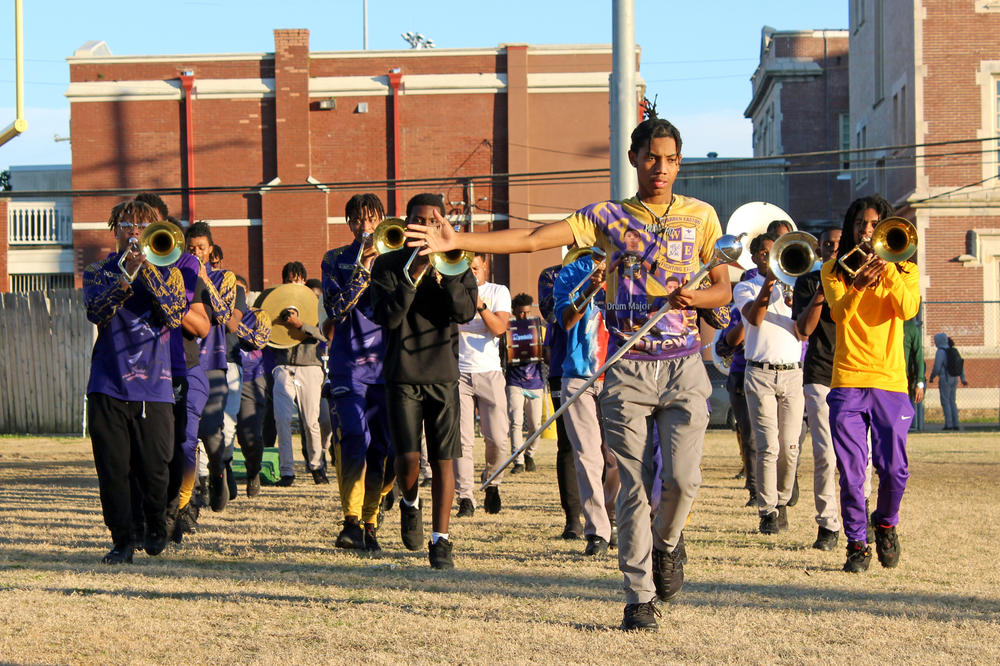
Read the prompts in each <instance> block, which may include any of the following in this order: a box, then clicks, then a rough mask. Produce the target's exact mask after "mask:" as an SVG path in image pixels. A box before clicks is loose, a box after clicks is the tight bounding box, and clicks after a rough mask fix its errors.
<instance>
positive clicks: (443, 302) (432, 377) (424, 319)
mask: <svg viewBox="0 0 1000 666" xmlns="http://www.w3.org/2000/svg"><path fill="white" fill-rule="evenodd" d="M410 252H411V250H410V249H409V248H405V249H403V250H398V251H396V252H389V253H388V254H383V255H382V256H380V257H378V258H377V259H376V260H375V264H374V265H373V266H372V278H371V294H372V319H373V320H374V321H375V323H377V324H379V325H380V326H382V328H383V331H384V334H385V336H386V346H385V347H386V348H385V362H384V365H383V374H384V377H385V380H386V381H387V382H394V383H397V384H438V383H442V382H450V381H457V380H458V326H457V325H458V324H464V323H465V322H467V321H471V320H472V319H473V317H475V316H476V303H477V301H478V294H479V288H478V287H477V285H476V277H475V276H474V275H473V274H472V271H465V273H463V274H462V275H458V276H446V275H442V276H440V277H441V280H440V283H439V282H438V279H437V278H438V276H437V275H435V274H434V273H433V272H431V273H429V274H428V275H426V276H425V277H424V279H423V280H421V282H420V284H419V285H418V286H417V288H416V289H414V288H413V286H412V285H411V284H410V281H409V280H408V279H407V276H406V275H405V274H404V273H403V267H404V265H405V264H406V262H407V260H408V259H409V258H410Z"/></svg>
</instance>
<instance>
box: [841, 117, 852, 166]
mask: <svg viewBox="0 0 1000 666" xmlns="http://www.w3.org/2000/svg"><path fill="white" fill-rule="evenodd" d="M839 120H840V142H839V145H840V150H841V153H840V170H841V171H850V170H851V114H849V113H842V114H840V118H839Z"/></svg>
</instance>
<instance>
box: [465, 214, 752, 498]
mask: <svg viewBox="0 0 1000 666" xmlns="http://www.w3.org/2000/svg"><path fill="white" fill-rule="evenodd" d="M744 236H746V234H745V233H741V234H740V235H739V236H730V235H729V234H726V235H725V236H722V237H721V238H719V240H717V241H715V249H714V252H713V254H712V259H711V261H709V262H708V263H707V264H705V265H704V266H702V267H701V270H700V271H698V272H697V273H695V274H694V275H693V276H691V279H690V280H688V282H687V284H689V285H694V286H695V287H697V286H698V285H700V284H701V282H702V280H704V279H705V277H706V276H707V275H708V274H709V272H711V271H712V269H714V268H715V267H716V266H721V265H722V264H729V263H732V262H734V261H737V260H738V259H739V258H740V255H741V254H742V253H743V237H744ZM672 308H673V306H672V305H671V304H670V301H669V300H668V301H667V302H666V303H664V304H663V306H662V307H661V308H660V309H659V310H657V311H656V312H654V313H653V314H652V315H650V317H649V319H648V320H646V323H645V324H643V325H642V328H640V329H639V330H638V331H636V332H635V333H633V334H632V337H631V338H629V339H628V340H626V341H625V342H623V343H622V345H621V346H620V347H619V348H618V351H616V352H615V353H614V355H613V356H611V357H610V358H608V360H607V361H605V362H604V365H602V366H601V367H600V368H598V369H597V372H595V373H594V374H593V375H591V376H590V378H589V379H588V380H587V381H586V382H584V383H583V386H581V387H580V388H579V389H577V391H576V393H574V394H573V395H571V396H570V397H569V398H567V399H566V400H564V401H563V403H562V404H561V405H559V409H557V410H556V411H555V413H554V414H552V415H551V416H549V418H548V419H547V420H546V421H545V423H543V424H542V425H541V426H540V427H539V428H538V430H536V431H535V432H534V433H533V434H532V435H531V437H529V438H528V439H526V440H525V441H524V444H522V445H521V447H520V448H519V449H518V450H517V451H514V452H513V453H511V455H510V457H509V458H507V460H505V461H504V462H502V463H500V465H499V466H498V467H497V468H496V469H495V470H494V471H493V474H491V475H490V476H489V478H487V479H485V480H484V481H483V482H482V484H481V485H480V486H479V489H480V490H482V489H483V488H485V487H486V486H488V485H489V483H490V482H491V481H492V480H493V479H495V478H496V477H497V476H499V474H500V473H501V472H502V471H503V470H504V469H505V468H506V467H507V465H509V464H511V463H512V462H514V461H515V460H516V459H517V456H518V455H520V454H521V452H522V451H524V450H525V449H527V448H528V447H529V446H531V444H532V443H533V442H534V441H535V440H536V439H538V438H539V437H540V436H541V434H542V433H543V432H545V429H546V428H548V427H549V426H550V425H552V424H553V423H555V420H556V419H557V418H559V417H560V416H562V413H563V412H565V411H566V408H567V407H569V406H570V405H572V404H573V403H574V402H576V400H577V399H578V398H579V397H580V396H581V395H583V394H584V392H585V391H586V390H587V389H589V388H590V387H591V386H593V385H594V382H596V381H597V378H598V377H600V376H601V375H603V374H604V373H605V372H607V371H608V369H609V368H610V367H611V366H613V365H614V364H615V363H617V362H618V360H619V359H620V358H621V357H622V356H624V355H625V354H627V353H628V351H629V350H630V349H632V346H633V345H635V343H636V342H638V341H639V339H640V338H641V337H642V336H644V335H646V333H649V331H650V330H651V329H652V328H653V327H654V326H656V324H657V323H658V322H659V321H660V319H662V318H663V316H664V315H665V314H667V313H668V312H670V310H671V309H672Z"/></svg>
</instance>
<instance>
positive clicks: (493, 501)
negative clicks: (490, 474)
mask: <svg viewBox="0 0 1000 666" xmlns="http://www.w3.org/2000/svg"><path fill="white" fill-rule="evenodd" d="M501 506H502V505H501V503H500V489H499V488H498V487H496V486H489V487H487V488H486V499H485V500H483V508H484V509H486V513H500V508H501Z"/></svg>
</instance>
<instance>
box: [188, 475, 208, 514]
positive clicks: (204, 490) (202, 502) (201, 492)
mask: <svg viewBox="0 0 1000 666" xmlns="http://www.w3.org/2000/svg"><path fill="white" fill-rule="evenodd" d="M208 495H209V487H208V477H207V476H199V477H198V484H197V485H196V486H195V487H194V491H192V493H191V500H190V501H192V502H194V505H195V506H196V507H199V508H201V507H203V506H208Z"/></svg>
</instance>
